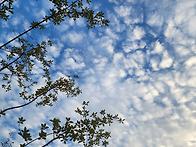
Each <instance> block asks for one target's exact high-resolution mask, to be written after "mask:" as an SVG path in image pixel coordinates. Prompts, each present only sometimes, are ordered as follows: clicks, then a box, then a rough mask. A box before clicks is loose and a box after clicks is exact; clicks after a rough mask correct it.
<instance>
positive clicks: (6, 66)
mask: <svg viewBox="0 0 196 147" xmlns="http://www.w3.org/2000/svg"><path fill="white" fill-rule="evenodd" d="M24 54H25V52H23V53H22V54H21V55H20V56H19V57H18V58H16V59H15V60H14V61H12V62H10V63H9V64H7V65H5V66H4V67H2V68H1V69H0V72H1V71H3V70H4V69H6V68H8V67H9V66H10V65H11V64H13V63H14V62H16V61H17V60H18V59H20V58H21V57H22V56H23V55H24Z"/></svg>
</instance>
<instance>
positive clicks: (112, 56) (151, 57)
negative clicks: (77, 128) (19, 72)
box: [0, 0, 196, 147]
mask: <svg viewBox="0 0 196 147" xmlns="http://www.w3.org/2000/svg"><path fill="white" fill-rule="evenodd" d="M14 7H15V9H14V12H15V15H12V16H11V17H10V19H9V21H8V22H4V21H0V23H1V25H0V32H1V33H0V43H1V44H2V43H3V42H6V41H8V40H9V39H11V38H12V37H13V36H15V35H16V34H19V33H20V32H22V31H24V30H25V29H27V28H28V26H30V23H31V21H32V20H36V21H39V20H41V18H42V17H43V16H44V15H45V14H47V12H48V9H49V8H50V7H52V5H50V4H49V3H48V2H47V1H39V2H36V1H31V2H30V1H25V2H24V1H22V0H17V1H16V2H15V3H14ZM92 7H93V8H94V9H95V10H102V11H103V12H104V13H105V16H106V18H107V19H109V20H110V21H111V22H110V25H109V27H103V28H101V27H96V28H94V29H87V28H86V23H85V20H84V19H79V20H77V21H76V22H74V21H72V20H70V19H66V21H65V22H63V23H62V24H61V25H60V26H53V25H52V23H48V24H46V30H43V31H41V32H40V31H36V30H35V31H31V32H30V33H29V34H28V36H27V35H26V36H25V37H26V38H28V37H29V36H31V37H29V38H32V39H34V40H35V41H40V40H46V39H51V40H52V41H53V43H54V45H53V46H52V47H50V48H48V54H47V57H48V58H51V59H54V64H53V66H52V74H53V78H54V79H55V78H58V77H59V76H62V75H73V74H78V75H79V77H80V78H79V79H78V80H77V84H78V85H79V87H80V88H81V89H82V91H83V93H82V94H81V95H79V96H78V97H76V98H64V95H61V94H60V96H59V97H60V99H59V100H58V102H57V103H55V104H54V106H53V107H51V108H50V107H35V105H34V104H31V105H30V106H29V107H26V108H24V109H20V110H14V111H12V112H8V113H7V115H6V117H2V118H0V132H1V133H0V138H3V137H7V136H8V133H9V132H13V134H14V132H15V133H16V132H17V125H16V124H15V123H16V122H17V116H24V118H26V119H27V120H28V121H27V123H26V124H27V126H28V127H29V128H31V129H34V128H36V127H37V128H38V127H39V124H40V122H44V121H47V120H49V119H50V118H53V117H54V115H56V116H57V117H59V118H62V119H64V118H65V116H71V117H72V118H73V119H75V118H76V117H77V116H76V114H75V113H74V110H75V108H76V107H78V106H80V105H81V103H82V101H84V100H86V101H90V106H89V107H90V110H91V111H99V110H101V109H106V111H108V112H110V113H112V114H116V113H118V114H119V115H120V116H121V117H123V118H125V123H124V124H123V125H121V124H118V123H114V125H113V126H111V127H109V128H108V129H109V130H111V132H112V138H111V139H110V146H111V147H130V146H132V147H194V146H196V1H195V0H99V1H94V2H93V3H92ZM15 44H16V43H15ZM0 56H1V58H2V57H3V55H2V54H1V55H0ZM39 68H40V67H39V66H37V67H36V69H35V72H38V73H39V70H40V69H39ZM38 81H40V82H41V81H42V79H41V78H40V79H38ZM41 84H42V83H40V85H41ZM38 86H39V85H38ZM15 90H17V87H15ZM15 90H13V91H11V92H10V93H7V94H6V93H5V92H4V91H3V90H0V96H1V99H0V105H1V106H0V107H1V108H2V107H8V106H12V105H16V104H19V103H23V101H22V100H20V99H19V97H18V95H17V93H16V92H15ZM10 120H11V121H10ZM16 134H17V133H16ZM14 142H15V145H16V146H17V144H18V143H19V142H20V139H19V138H18V137H17V135H14ZM40 144H41V143H40V142H38V143H37V144H34V145H32V146H35V147H36V146H38V145H40ZM51 146H64V144H61V143H59V142H55V143H54V144H52V145H51ZM66 146H68V147H71V146H74V147H78V146H79V145H77V144H75V145H74V144H68V145H66Z"/></svg>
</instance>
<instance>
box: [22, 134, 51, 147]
mask: <svg viewBox="0 0 196 147" xmlns="http://www.w3.org/2000/svg"><path fill="white" fill-rule="evenodd" d="M52 134H54V133H48V134H47V135H46V136H49V135H52ZM39 139H40V137H37V138H35V139H33V140H31V141H30V142H28V143H27V144H25V146H27V145H29V144H31V143H33V142H34V141H36V140H39Z"/></svg>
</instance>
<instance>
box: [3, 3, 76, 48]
mask: <svg viewBox="0 0 196 147" xmlns="http://www.w3.org/2000/svg"><path fill="white" fill-rule="evenodd" d="M77 1H78V0H76V1H75V2H74V3H72V4H71V5H69V6H68V7H66V8H65V9H64V10H66V9H68V8H69V7H71V6H72V5H74V4H75V3H76V2H77ZM52 17H53V16H52V15H51V16H49V17H47V18H45V19H43V20H42V21H40V22H39V23H37V24H36V25H34V26H32V27H31V28H29V29H28V30H26V31H24V32H23V33H21V34H19V35H18V36H16V37H14V38H13V39H11V40H9V41H8V42H6V43H4V44H3V45H1V46H0V49H2V48H3V47H5V46H6V45H8V44H9V43H11V42H12V41H14V40H16V39H18V38H19V37H21V36H23V35H24V34H26V33H28V32H29V31H31V30H33V29H34V28H36V27H38V26H39V25H40V24H42V23H43V22H46V21H48V20H50V19H51V18H52Z"/></svg>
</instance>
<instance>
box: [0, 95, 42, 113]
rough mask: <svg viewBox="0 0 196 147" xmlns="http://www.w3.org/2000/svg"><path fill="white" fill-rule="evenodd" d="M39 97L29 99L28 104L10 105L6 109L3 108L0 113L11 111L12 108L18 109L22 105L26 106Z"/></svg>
mask: <svg viewBox="0 0 196 147" xmlns="http://www.w3.org/2000/svg"><path fill="white" fill-rule="evenodd" d="M37 98H38V97H36V98H34V99H33V100H31V101H29V102H28V103H26V104H23V105H19V106H14V107H9V108H6V109H4V110H2V111H1V112H0V113H2V114H3V113H5V112H6V111H9V110H12V109H18V108H21V107H25V106H27V105H29V104H31V103H32V102H34V101H35V100H36V99H37Z"/></svg>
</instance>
